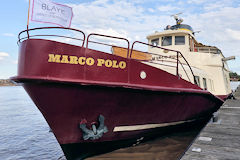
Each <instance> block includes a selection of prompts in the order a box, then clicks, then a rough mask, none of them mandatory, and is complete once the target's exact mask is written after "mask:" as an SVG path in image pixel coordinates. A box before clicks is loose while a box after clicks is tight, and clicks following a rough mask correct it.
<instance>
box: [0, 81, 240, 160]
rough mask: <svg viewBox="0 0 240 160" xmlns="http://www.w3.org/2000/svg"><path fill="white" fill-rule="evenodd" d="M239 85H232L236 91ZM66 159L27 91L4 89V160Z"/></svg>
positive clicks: (0, 111)
mask: <svg viewBox="0 0 240 160" xmlns="http://www.w3.org/2000/svg"><path fill="white" fill-rule="evenodd" d="M239 84H240V83H239V82H236V83H231V86H232V89H233V90H234V89H235V88H236V87H237V86H238V85H239ZM194 134H196V133H194ZM194 136H195V135H188V136H187V137H185V139H184V138H181V139H183V140H181V139H179V138H176V137H174V138H172V139H170V140H165V142H164V145H165V146H168V145H169V146H171V145H172V144H168V141H169V142H172V141H173V140H174V141H175V143H178V144H180V143H185V141H186V139H188V143H189V141H190V140H192V139H193V138H194ZM188 137H190V138H188ZM175 139H179V140H178V141H177V142H176V140H175ZM175 150H178V149H177V148H176V149H175ZM170 154H171V153H170ZM62 155H63V152H62V150H61V148H60V146H59V145H58V143H57V140H56V139H55V137H54V135H53V133H51V132H49V127H48V124H47V123H46V121H45V119H44V118H43V116H42V114H41V113H40V112H39V111H38V109H37V108H36V107H35V105H34V103H33V102H32V100H31V99H30V98H29V96H28V95H27V93H26V92H25V91H24V89H23V88H22V87H21V86H16V87H0V160H57V159H58V158H59V157H61V156H62Z"/></svg>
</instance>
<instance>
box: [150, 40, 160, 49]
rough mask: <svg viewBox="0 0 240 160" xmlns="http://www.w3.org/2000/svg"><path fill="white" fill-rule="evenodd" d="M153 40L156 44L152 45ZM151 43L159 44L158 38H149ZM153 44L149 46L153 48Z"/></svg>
mask: <svg viewBox="0 0 240 160" xmlns="http://www.w3.org/2000/svg"><path fill="white" fill-rule="evenodd" d="M153 42H157V45H154V43H153ZM151 45H153V46H158V45H159V38H155V39H152V40H151ZM153 46H151V47H152V48H153Z"/></svg>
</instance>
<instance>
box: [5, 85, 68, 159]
mask: <svg viewBox="0 0 240 160" xmlns="http://www.w3.org/2000/svg"><path fill="white" fill-rule="evenodd" d="M62 155H63V153H62V150H61V148H60V146H59V145H58V143H57V140H56V139H55V137H54V135H53V134H52V133H51V132H49V127H48V124H47V122H46V121H45V119H44V118H43V116H42V115H41V113H40V112H39V111H38V109H37V108H36V107H35V105H34V104H33V102H32V100H31V99H30V98H29V96H28V95H27V93H26V92H25V90H24V89H23V88H22V87H21V86H17V87H0V160H51V159H53V160H57V159H58V158H59V157H60V156H62Z"/></svg>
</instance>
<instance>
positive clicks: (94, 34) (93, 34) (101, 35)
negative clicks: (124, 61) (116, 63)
mask: <svg viewBox="0 0 240 160" xmlns="http://www.w3.org/2000/svg"><path fill="white" fill-rule="evenodd" d="M90 36H100V37H107V38H113V39H120V40H124V41H126V42H127V44H128V47H127V49H128V51H127V58H128V55H129V47H130V43H129V41H128V40H127V39H126V38H122V37H115V36H108V35H104V34H98V33H90V34H89V35H88V36H87V43H86V48H88V42H91V43H97V44H103V43H100V42H94V41H89V37H90ZM110 46H111V45H110Z"/></svg>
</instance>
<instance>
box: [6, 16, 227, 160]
mask: <svg viewBox="0 0 240 160" xmlns="http://www.w3.org/2000/svg"><path fill="white" fill-rule="evenodd" d="M175 19H176V22H177V23H176V25H173V26H167V27H166V28H165V30H164V31H162V32H155V33H153V34H150V35H148V36H147V39H148V43H145V42H141V41H135V42H133V43H132V45H131V46H130V42H129V41H128V40H127V39H126V38H122V37H115V36H110V35H103V34H96V33H91V34H89V35H88V36H87V37H86V36H85V33H84V32H83V31H81V30H78V29H73V28H64V27H41V28H32V29H27V30H24V31H22V32H20V33H19V41H18V44H19V60H18V73H17V76H15V77H12V78H11V79H12V80H14V81H15V82H17V83H20V84H21V85H22V86H23V88H24V89H25V90H26V92H27V93H28V95H29V96H30V97H31V99H32V100H33V102H34V103H35V105H36V106H37V107H38V109H39V110H40V111H41V113H42V115H43V116H44V118H45V119H46V121H47V123H48V125H49V126H50V128H51V130H52V132H53V134H54V135H55V137H56V139H57V141H58V143H59V144H60V146H61V148H62V150H63V152H64V154H65V156H66V158H67V159H68V160H73V159H84V158H86V157H89V156H92V155H96V154H100V153H103V152H106V151H107V148H108V149H109V148H111V149H116V148H120V147H126V146H131V145H136V144H139V143H141V142H144V141H146V140H148V139H150V138H151V137H155V136H162V135H166V134H169V133H173V132H177V131H178V130H184V129H187V128H189V127H191V126H196V125H198V124H202V123H206V122H208V121H209V119H210V118H211V117H212V115H213V113H214V112H216V111H217V110H218V109H219V107H220V106H221V105H222V104H223V102H224V101H223V99H224V98H226V97H227V96H228V95H229V94H230V93H231V90H230V85H229V75H228V72H229V70H228V68H227V63H226V60H228V59H231V58H225V57H224V56H223V54H222V52H221V51H220V50H219V49H218V48H217V47H212V46H207V45H203V44H201V43H198V42H197V41H196V39H195V36H194V32H193V30H192V28H191V26H189V25H185V24H182V23H181V21H182V19H180V18H178V17H177V16H175ZM43 30H50V33H52V34H49V35H45V34H37V35H34V34H32V33H33V32H34V31H39V32H41V31H43ZM53 30H67V31H71V32H77V35H82V38H76V37H69V36H66V35H55V33H58V32H55V31H53ZM24 34H26V36H23V35H24ZM46 36H48V37H46ZM49 37H50V38H49ZM51 37H57V38H58V39H59V38H60V39H64V38H70V39H74V40H77V41H79V42H81V43H80V44H78V45H77V44H69V43H68V41H64V42H59V41H57V40H56V39H57V38H55V39H51ZM92 37H98V40H101V39H102V38H108V39H113V40H115V41H114V42H115V43H112V44H109V43H104V41H103V42H97V41H92V40H91V38H92ZM120 41H121V42H124V43H125V44H126V47H122V46H118V45H116V44H118V43H119V44H120ZM90 43H95V44H98V45H105V46H108V47H110V48H111V49H110V53H108V52H105V51H100V50H97V49H92V48H90V47H89V44H90ZM136 46H144V47H147V51H146V50H141V47H136ZM144 47H143V48H144ZM136 48H137V49H136ZM213 73H214V74H213Z"/></svg>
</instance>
